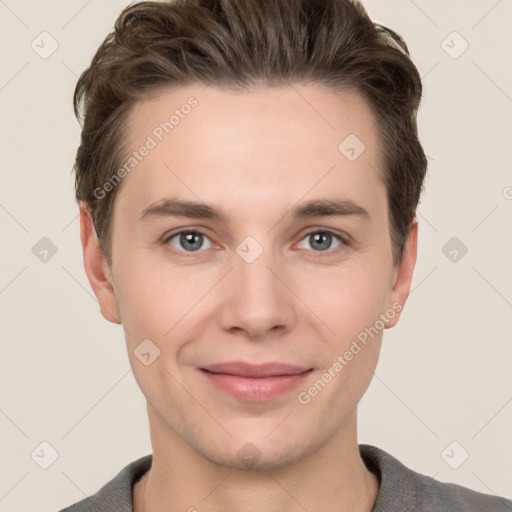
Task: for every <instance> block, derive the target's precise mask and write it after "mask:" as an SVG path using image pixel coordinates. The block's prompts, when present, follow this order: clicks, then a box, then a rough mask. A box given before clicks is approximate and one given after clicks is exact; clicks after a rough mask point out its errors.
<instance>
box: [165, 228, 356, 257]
mask: <svg viewBox="0 0 512 512" xmlns="http://www.w3.org/2000/svg"><path fill="white" fill-rule="evenodd" d="M189 233H193V234H199V235H202V236H204V237H205V238H207V239H208V240H210V237H209V236H208V235H207V234H206V233H203V232H202V231H201V230H199V229H182V230H181V231H176V232H174V233H171V234H170V235H168V236H165V237H164V239H163V240H162V243H163V244H164V245H165V246H166V247H169V248H170V250H171V251H172V252H175V253H179V254H180V255H181V256H183V257H185V258H190V257H192V258H193V257H195V256H196V255H197V254H198V253H201V252H204V250H197V251H185V250H179V249H176V248H174V247H172V246H170V245H169V242H170V241H171V240H172V239H173V238H175V237H176V236H179V235H183V234H189ZM318 233H321V234H328V235H332V236H333V237H334V238H336V239H338V240H339V241H340V242H341V245H340V246H338V247H335V248H334V249H326V250H325V251H313V252H314V253H316V254H315V256H314V257H320V258H321V257H324V256H332V255H333V254H336V253H338V252H339V251H342V250H343V249H344V248H346V247H347V246H349V245H350V244H349V242H348V240H347V239H346V238H345V237H343V236H341V235H338V234H337V233H334V232H333V231H330V230H328V229H316V230H312V231H309V232H307V233H305V234H304V236H303V237H302V238H301V239H300V241H302V240H304V239H305V238H307V237H309V236H311V235H315V234H318ZM210 241H211V240H210ZM212 243H214V242H212ZM306 250H308V251H310V250H311V249H306Z"/></svg>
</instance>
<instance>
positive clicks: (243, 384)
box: [201, 370, 311, 402]
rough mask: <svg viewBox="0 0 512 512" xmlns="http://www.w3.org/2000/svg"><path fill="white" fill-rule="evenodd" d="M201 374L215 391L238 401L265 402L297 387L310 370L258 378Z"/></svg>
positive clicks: (209, 373) (223, 374) (204, 371)
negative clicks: (217, 390)
mask: <svg viewBox="0 0 512 512" xmlns="http://www.w3.org/2000/svg"><path fill="white" fill-rule="evenodd" d="M201 372H202V373H203V375H205V376H206V377H207V378H208V379H209V380H210V382H211V383H212V384H213V385H214V386H215V387H216V388H217V389H219V390H220V391H223V392H224V393H227V394H228V395H231V396H233V397H235V398H237V399H238V400H244V401H246V402H266V401H267V400H272V399H274V398H277V397H279V396H281V395H283V394H284V393H287V392H288V391H291V390H292V389H293V388H295V387H297V386H298V385H299V384H300V383H301V382H303V381H304V379H305V378H306V377H307V376H308V375H309V374H310V373H311V370H308V371H306V372H303V373H299V374H296V375H276V376H272V377H258V378H256V377H240V376H239V375H228V374H225V373H211V372H208V371H206V370H201Z"/></svg>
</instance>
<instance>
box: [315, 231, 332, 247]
mask: <svg viewBox="0 0 512 512" xmlns="http://www.w3.org/2000/svg"><path fill="white" fill-rule="evenodd" d="M312 236H313V240H314V243H316V242H320V245H321V246H322V247H319V249H320V250H321V251H324V250H326V249H328V248H329V245H330V239H331V238H330V237H331V235H330V234H329V233H315V234H314V235H312ZM322 239H323V241H324V243H323V244H322Z"/></svg>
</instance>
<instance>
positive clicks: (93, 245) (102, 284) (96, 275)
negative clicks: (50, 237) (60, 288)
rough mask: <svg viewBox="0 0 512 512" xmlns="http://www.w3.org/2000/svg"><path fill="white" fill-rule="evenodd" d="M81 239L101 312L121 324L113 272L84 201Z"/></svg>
mask: <svg viewBox="0 0 512 512" xmlns="http://www.w3.org/2000/svg"><path fill="white" fill-rule="evenodd" d="M80 240H81V242H82V252H83V258H84V268H85V273H86V274H87V278H88V279H89V283H90V284H91V287H92V289H93V291H94V295H96V298H97V299H98V303H99V305H100V312H101V314H102V315H103V317H104V318H105V319H106V320H108V321H109V322H112V323H115V324H120V323H121V315H120V313H119V308H118V305H117V300H116V296H115V293H114V286H113V281H112V274H111V271H110V268H109V266H108V263H107V258H106V256H105V253H104V251H103V249H102V247H101V245H100V242H99V240H98V237H97V235H96V230H95V228H94V224H93V221H92V215H91V211H90V209H89V207H88V206H87V205H86V204H84V203H81V204H80Z"/></svg>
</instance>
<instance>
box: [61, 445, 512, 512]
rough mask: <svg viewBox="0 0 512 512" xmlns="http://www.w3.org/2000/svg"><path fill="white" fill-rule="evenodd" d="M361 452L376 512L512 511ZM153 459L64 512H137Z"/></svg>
mask: <svg viewBox="0 0 512 512" xmlns="http://www.w3.org/2000/svg"><path fill="white" fill-rule="evenodd" d="M359 452H360V454H361V457H362V459H363V461H364V463H365V465H366V467H367V468H368V469H369V470H370V471H372V472H373V473H375V475H377V478H378V479H379V482H380V488H379V494H378V496H377V500H376V502H375V505H374V507H373V510H372V512H405V511H411V512H412V511H414V512H444V511H446V512H512V501H511V500H508V499H505V498H501V497H499V496H492V495H489V494H483V493H479V492H476V491H473V490H471V489H468V488H467V487H462V486H460V485H456V484H448V483H441V482H438V481H437V480H434V479H433V478H430V477H428V476H425V475H421V474H420V473H416V472H415V471H412V470H411V469H409V468H407V467H406V466H404V465H403V464H402V463H401V462H400V461H399V460H397V459H395V458H394V457H393V456H391V455H389V453H387V452H385V451H384V450H381V449H380V448H376V447H375V446H370V445H366V444H361V445H359ZM152 460H153V456H152V455H145V456H144V457H141V458H140V459H137V460H136V461H134V462H132V463H130V464H128V466H126V467H125V468H123V469H122V470H121V471H120V472H119V473H118V474H117V476H115V477H114V478H113V479H112V480H111V481H110V482H108V483H107V484H105V485H104V486H103V487H102V488H101V489H100V490H99V491H98V492H97V493H96V494H94V495H92V496H89V497H88V498H85V499H83V500H82V501H79V502H78V503H75V504H74V505H71V506H70V507H67V508H65V509H63V510H61V511H60V512H133V501H132V492H133V485H134V484H135V482H136V481H137V480H139V479H140V478H141V477H142V475H143V474H144V473H145V472H146V471H147V470H148V469H149V468H150V467H151V463H152Z"/></svg>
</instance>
